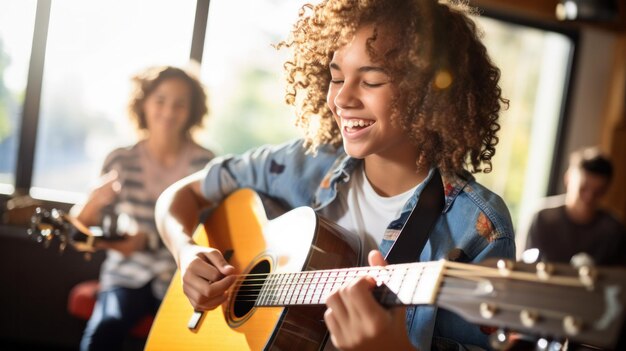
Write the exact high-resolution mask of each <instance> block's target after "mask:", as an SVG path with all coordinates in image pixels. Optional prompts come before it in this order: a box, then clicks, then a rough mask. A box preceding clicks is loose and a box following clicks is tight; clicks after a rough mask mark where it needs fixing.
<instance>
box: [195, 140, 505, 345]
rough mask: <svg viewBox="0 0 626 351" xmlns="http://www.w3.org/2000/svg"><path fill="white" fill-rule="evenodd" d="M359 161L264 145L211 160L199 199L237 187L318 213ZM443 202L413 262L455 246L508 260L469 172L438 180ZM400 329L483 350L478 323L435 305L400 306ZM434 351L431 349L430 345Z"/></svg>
mask: <svg viewBox="0 0 626 351" xmlns="http://www.w3.org/2000/svg"><path fill="white" fill-rule="evenodd" d="M360 162H362V160H358V159H355V158H351V157H349V156H347V155H346V154H345V152H344V150H343V149H342V148H338V149H335V148H332V147H329V146H327V147H321V148H319V149H318V151H317V153H316V154H315V155H312V154H307V153H305V149H304V148H303V141H302V140H296V141H293V142H290V143H287V144H283V145H278V146H264V147H260V148H258V149H254V150H251V151H248V152H246V153H244V154H243V155H241V156H224V157H218V158H216V159H214V160H213V161H211V162H210V163H209V164H208V165H207V168H208V170H207V176H206V178H205V179H204V181H203V184H202V191H203V194H204V196H205V197H206V198H207V199H208V200H209V201H211V202H212V203H215V204H216V203H220V202H221V200H223V199H224V198H225V197H226V196H227V195H228V194H230V193H231V192H233V191H235V190H236V189H238V188H244V187H248V188H252V189H255V190H256V191H258V192H261V193H264V194H267V195H270V196H272V197H275V198H279V199H282V200H283V201H284V202H285V203H286V204H287V205H288V206H290V207H291V208H295V207H298V206H311V207H312V208H314V209H315V210H319V209H321V208H324V207H325V206H327V205H328V204H330V203H331V202H332V201H333V200H335V198H336V196H337V185H338V184H339V183H340V182H348V181H349V180H350V175H351V173H352V171H353V170H354V169H355V168H356V167H357V166H358V165H359V163H360ZM432 174H433V172H432V170H431V171H430V173H429V175H428V176H427V178H426V179H425V180H424V181H423V182H422V183H421V184H420V185H418V187H417V189H416V190H415V193H414V194H413V196H412V197H411V198H410V199H409V200H408V201H407V203H406V204H405V205H404V208H403V210H402V213H401V215H400V217H399V218H397V219H395V220H393V221H392V222H391V223H390V224H389V226H388V229H387V231H386V232H385V238H384V239H383V241H382V242H381V243H380V244H379V248H380V250H381V252H382V253H383V255H385V254H386V253H387V252H388V251H389V249H390V248H391V246H392V244H393V241H394V240H395V237H397V234H398V233H399V232H400V229H401V228H402V227H403V225H404V222H405V221H406V220H407V219H408V217H409V214H410V212H411V210H412V209H413V207H415V205H416V204H417V201H418V200H419V196H420V193H421V192H422V190H423V188H424V187H425V184H426V183H427V182H428V180H430V177H431V176H432ZM442 180H443V184H444V193H445V205H444V210H443V213H442V215H441V216H439V218H438V220H437V222H436V224H435V227H434V228H433V230H432V232H431V234H430V236H429V240H428V242H427V243H426V245H425V246H424V248H423V251H422V253H421V256H420V261H434V260H439V259H441V258H445V257H446V256H447V254H448V253H449V251H450V250H452V249H454V248H460V249H462V250H463V251H464V253H465V255H467V257H468V258H469V263H474V262H480V261H482V260H484V259H486V258H490V257H506V258H514V257H515V240H514V234H513V225H512V223H511V218H510V215H509V211H508V209H507V207H506V205H505V204H504V202H503V201H502V199H501V198H500V197H499V196H498V195H496V194H494V193H492V192H491V191H489V190H488V189H486V188H485V187H483V186H482V185H480V184H478V183H477V182H476V181H475V179H474V178H473V176H471V175H470V174H469V173H467V172H466V173H464V174H461V175H454V176H450V175H444V176H443V177H442ZM406 324H407V328H408V331H409V337H410V339H411V342H412V343H413V345H415V346H416V347H418V348H419V349H420V350H430V349H431V341H432V339H433V338H435V339H439V340H444V343H446V342H447V341H448V340H454V341H456V342H459V343H461V344H468V345H476V346H479V347H482V348H485V349H488V348H489V347H488V345H487V336H486V335H485V334H484V333H482V332H481V331H480V329H479V327H478V326H475V325H473V324H470V323H468V322H466V321H464V320H463V319H462V318H461V317H458V316H457V315H456V314H453V313H451V312H448V311H446V310H444V309H438V308H437V307H435V306H418V307H411V308H408V309H407V316H406ZM433 347H434V346H433Z"/></svg>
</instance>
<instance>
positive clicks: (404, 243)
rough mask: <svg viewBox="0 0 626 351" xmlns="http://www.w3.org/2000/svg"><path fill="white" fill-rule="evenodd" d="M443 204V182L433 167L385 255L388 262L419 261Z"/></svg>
mask: <svg viewBox="0 0 626 351" xmlns="http://www.w3.org/2000/svg"><path fill="white" fill-rule="evenodd" d="M444 204H445V197H444V194H443V182H442V181H441V174H440V173H439V170H438V169H436V168H435V170H434V174H433V176H432V177H431V178H430V181H428V184H426V187H425V188H424V190H422V193H421V194H420V198H419V201H418V202H417V205H416V206H415V208H413V211H412V212H411V214H410V215H409V219H408V220H407V221H406V223H405V224H404V227H402V230H401V231H400V234H399V235H398V238H397V239H396V241H395V243H394V244H393V246H392V247H391V249H389V252H388V253H387V257H385V259H386V260H387V262H389V264H398V263H408V262H417V261H419V257H420V254H421V253H422V250H423V249H424V245H426V241H428V235H429V234H430V232H431V231H432V228H433V227H434V226H435V222H436V221H437V218H438V217H439V214H440V213H441V212H442V211H443V206H444Z"/></svg>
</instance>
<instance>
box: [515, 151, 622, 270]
mask: <svg viewBox="0 0 626 351" xmlns="http://www.w3.org/2000/svg"><path fill="white" fill-rule="evenodd" d="M612 177H613V166H612V163H611V161H610V160H609V159H608V158H607V157H606V156H604V155H602V153H601V152H600V151H599V150H598V149H597V148H595V147H591V148H584V149H581V150H578V151H575V152H573V153H572V154H571V156H570V162H569V167H568V170H567V171H566V173H565V177H564V181H565V187H566V192H565V194H563V195H559V196H554V197H551V198H548V199H547V200H546V204H545V206H544V207H543V208H542V209H541V210H540V211H538V212H537V213H536V214H535V216H534V218H533V220H532V223H531V225H530V229H529V232H528V241H527V245H526V248H527V249H531V248H536V249H539V257H540V259H541V260H543V261H549V262H563V263H568V262H570V261H572V258H573V257H575V256H577V257H583V258H585V259H591V260H592V262H593V263H594V264H596V265H615V264H622V265H623V264H625V263H626V249H625V248H626V229H625V227H624V226H623V224H622V223H620V222H619V221H618V220H617V218H616V217H614V216H613V215H612V214H611V213H610V212H608V211H607V210H605V209H603V208H601V206H600V202H601V200H602V197H603V196H604V195H605V194H606V192H607V191H608V189H609V185H610V183H611V179H612Z"/></svg>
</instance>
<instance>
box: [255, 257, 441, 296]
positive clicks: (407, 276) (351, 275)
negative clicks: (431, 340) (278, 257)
mask: <svg viewBox="0 0 626 351" xmlns="http://www.w3.org/2000/svg"><path fill="white" fill-rule="evenodd" d="M444 264H445V262H444V261H439V262H424V263H409V264H399V265H393V266H387V267H360V268H346V269H333V270H321V271H311V272H299V273H272V274H268V275H266V276H264V277H260V278H261V279H260V280H262V281H263V284H262V286H261V288H260V292H259V294H258V297H257V299H256V302H255V304H254V305H255V306H257V307H260V306H290V305H321V304H324V303H325V302H326V299H327V298H328V296H329V295H330V293H331V292H333V291H334V290H336V289H337V288H339V287H341V286H342V285H344V284H345V283H347V282H349V281H351V280H353V279H355V278H357V277H360V276H365V275H369V276H371V277H373V278H374V279H375V280H376V282H377V285H379V286H384V287H383V288H382V289H377V291H376V293H377V294H376V295H377V298H378V299H379V301H380V302H381V303H382V304H384V305H419V304H432V303H434V299H435V297H436V293H437V290H438V289H439V285H440V282H441V279H442V276H443V269H444ZM257 280H259V279H257ZM253 285H254V284H253ZM244 286H245V283H244Z"/></svg>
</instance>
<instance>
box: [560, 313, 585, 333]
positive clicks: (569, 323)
mask: <svg viewBox="0 0 626 351" xmlns="http://www.w3.org/2000/svg"><path fill="white" fill-rule="evenodd" d="M582 328H583V322H582V321H581V320H580V318H576V317H573V316H566V317H565V318H563V329H564V330H565V333H567V334H568V335H578V334H579V333H580V331H581V330H582Z"/></svg>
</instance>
